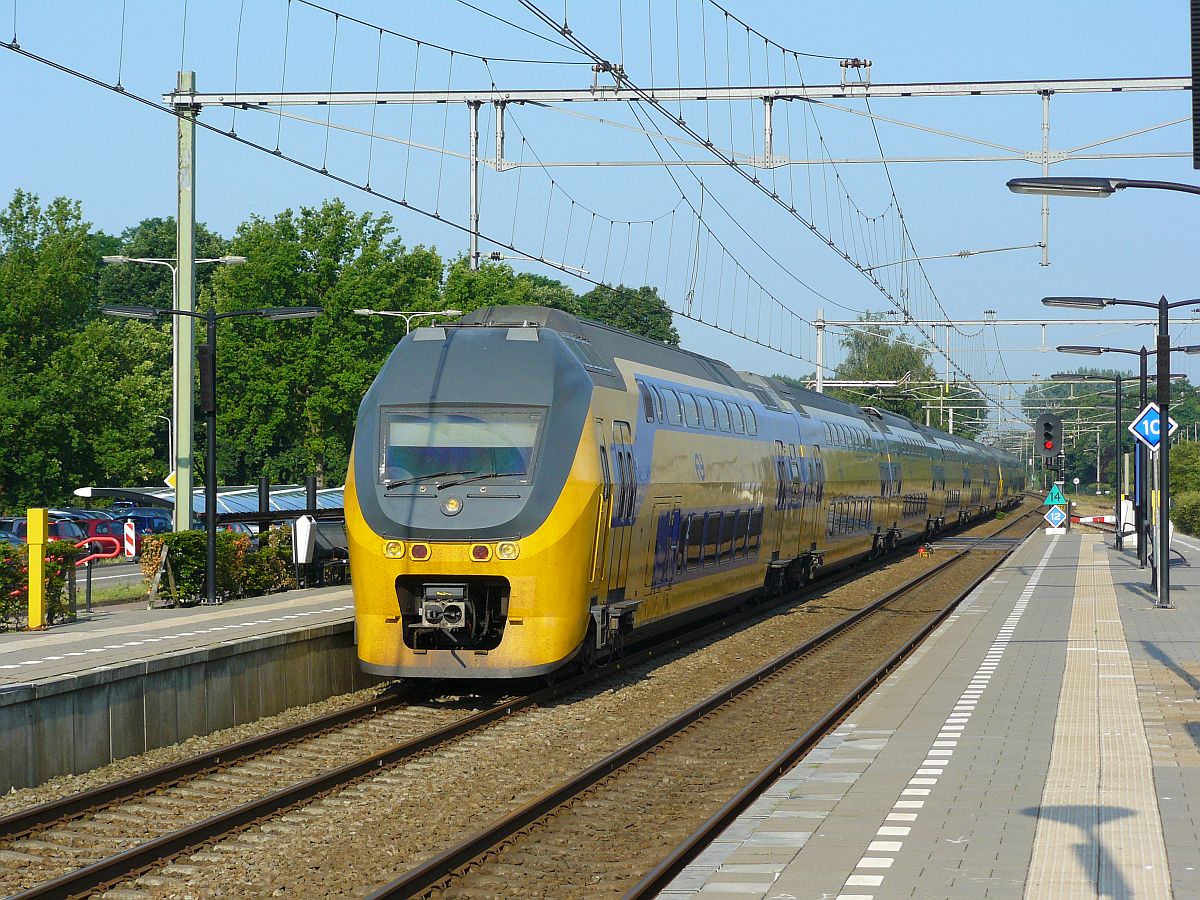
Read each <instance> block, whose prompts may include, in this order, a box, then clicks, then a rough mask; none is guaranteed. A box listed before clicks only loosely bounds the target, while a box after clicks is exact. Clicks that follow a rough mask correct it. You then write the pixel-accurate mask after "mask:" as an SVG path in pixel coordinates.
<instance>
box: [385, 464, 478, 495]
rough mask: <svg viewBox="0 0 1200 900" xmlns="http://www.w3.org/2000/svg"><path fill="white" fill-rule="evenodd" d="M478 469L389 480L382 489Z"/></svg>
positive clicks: (463, 473) (468, 472) (466, 473)
mask: <svg viewBox="0 0 1200 900" xmlns="http://www.w3.org/2000/svg"><path fill="white" fill-rule="evenodd" d="M478 471H479V470H478V469H467V470H465V471H463V472H454V471H451V472H430V473H429V474H427V475H414V476H413V477H412V478H401V479H400V480H399V481H389V482H387V483H385V484H384V486H383V487H384V489H385V490H388V491H390V490H391V489H392V488H398V487H403V486H404V485H406V484H416V483H417V482H418V481H425V480H427V479H429V478H445V477H446V476H447V475H470V474H472V473H473V472H478Z"/></svg>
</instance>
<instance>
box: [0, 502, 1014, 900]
mask: <svg viewBox="0 0 1200 900" xmlns="http://www.w3.org/2000/svg"><path fill="white" fill-rule="evenodd" d="M1007 527H1011V524H1010V526H1007ZM857 574H858V573H853V574H848V575H847V576H846V578H845V579H842V580H843V581H845V580H850V579H852V578H854V577H857ZM833 584H836V582H834V583H830V582H825V583H822V584H819V585H818V586H817V589H818V590H828V589H830V588H831V587H832V586H833ZM728 628H729V622H727V621H721V622H717V623H714V624H712V625H710V626H709V627H708V628H707V629H704V630H703V631H702V632H701V633H700V634H696V633H695V632H693V633H692V634H691V635H690V636H687V637H679V636H677V637H674V638H672V639H670V640H667V641H664V642H659V643H657V644H655V646H653V647H649V648H646V649H645V650H643V651H641V652H640V653H639V654H636V655H632V656H631V657H629V658H627V659H625V660H623V661H622V662H621V663H619V664H615V665H613V666H610V667H606V668H605V669H601V670H597V671H596V672H594V673H585V674H584V675H580V676H577V677H575V678H572V679H569V680H566V681H564V682H563V683H562V684H560V685H558V686H556V687H554V688H551V689H547V690H544V691H539V692H535V693H532V694H529V695H527V696H523V697H514V698H507V699H505V700H504V701H503V702H501V703H499V704H497V705H494V706H491V707H488V708H485V709H482V710H479V711H478V712H475V713H473V714H470V715H466V716H464V715H463V714H462V712H461V710H457V709H428V708H424V707H409V706H407V705H406V704H405V701H404V698H402V697H400V696H389V697H383V698H380V699H378V700H375V701H372V702H370V703H367V704H362V705H360V706H358V707H354V708H351V709H347V710H343V711H341V712H339V713H336V714H332V715H329V716H325V717H322V718H321V719H318V720H314V721H312V722H306V723H303V724H301V725H299V726H293V727H290V728H288V729H283V730H281V731H279V732H274V733H272V734H269V735H264V736H261V737H257V738H254V739H251V740H248V741H243V742H241V743H239V744H236V745H232V746H230V747H226V748H222V749H220V750H217V751H214V752H212V753H209V754H205V755H203V756H201V757H197V758H195V759H191V760H187V761H185V762H183V763H180V764H176V765H172V766H167V767H162V768H161V769H158V770H154V771H153V772H149V773H146V774H144V775H140V776H135V777H134V778H130V779H125V780H124V781H122V782H119V783H115V784H113V785H108V786H105V787H103V788H98V789H96V790H93V791H89V792H86V793H85V794H82V795H78V796H75V797H71V798H68V799H67V800H65V801H60V802H57V803H52V804H46V805H44V806H42V807H35V808H33V809H30V810H27V811H24V812H22V813H18V814H14V815H10V816H7V817H4V818H3V819H0V864H2V867H0V878H2V879H3V880H0V887H2V888H5V889H6V892H9V893H15V892H17V891H23V892H22V893H19V894H17V895H18V896H26V897H46V896H76V895H80V894H84V893H87V892H90V891H92V890H95V889H97V888H100V887H102V886H104V885H112V884H115V883H118V882H121V881H124V880H127V879H128V878H129V877H130V876H131V875H134V874H136V873H139V872H145V871H147V870H149V869H151V868H152V867H153V866H155V865H156V864H158V863H160V862H161V861H162V860H164V859H168V858H170V857H172V856H175V855H177V854H179V853H181V852H183V851H186V850H189V849H193V848H196V847H198V846H200V845H202V844H205V843H209V844H212V843H213V842H215V841H217V840H218V839H219V838H221V837H222V836H224V835H227V834H229V833H231V832H236V831H237V830H238V829H242V828H245V827H246V826H247V825H250V824H252V823H258V822H262V821H263V820H264V819H267V818H269V817H271V816H277V815H279V814H281V813H285V812H286V811H287V810H289V809H292V808H294V807H297V806H299V805H300V804H303V803H305V802H308V801H311V800H313V799H314V798H318V797H321V796H323V795H326V794H329V793H330V792H333V791H336V790H340V789H342V788H344V787H345V786H346V785H348V784H352V783H354V782H355V781H357V780H361V779H364V778H366V777H368V776H372V775H377V774H378V773H380V772H382V771H383V770H385V769H387V768H389V767H394V766H396V765H398V764H401V763H404V762H405V761H409V762H412V761H414V760H416V762H415V763H414V765H417V766H420V765H421V761H420V760H419V759H416V758H418V757H422V756H423V755H425V754H430V753H432V752H434V751H437V752H438V753H446V752H448V749H447V748H453V747H454V746H455V744H456V742H461V741H462V740H463V739H465V738H466V737H468V736H470V735H475V734H477V733H479V732H480V731H482V730H485V729H487V728H489V727H491V726H493V725H494V724H496V723H498V722H502V721H504V720H507V719H510V718H511V717H513V716H516V715H517V714H518V713H520V712H522V711H526V710H537V709H538V708H539V707H542V706H545V705H547V704H552V703H554V702H555V701H556V700H557V699H559V698H562V697H568V696H570V694H571V693H572V692H573V691H578V690H580V689H581V688H583V687H584V686H586V685H588V684H590V683H592V682H594V681H596V680H597V679H598V678H602V677H607V676H608V675H610V674H611V673H613V672H621V671H623V670H628V669H630V668H632V667H636V666H637V665H639V664H642V663H643V662H644V661H646V660H649V659H653V658H657V657H661V656H662V654H663V653H664V652H666V651H668V650H670V649H672V648H678V647H680V646H683V645H686V644H688V643H690V642H693V641H697V640H703V639H704V638H705V636H706V635H707V634H713V633H717V632H719V631H721V630H723V629H724V630H727V629H728ZM375 747H379V748H380V749H378V750H377V751H376V752H373V753H372V752H368V751H369V750H370V749H372V748H375ZM450 752H452V751H450ZM347 758H351V759H354V760H355V761H354V762H352V763H350V764H345V765H337V762H338V761H340V760H344V759H347ZM307 774H311V777H304V776H305V775H307ZM300 821H303V818H302V817H301V819H300ZM147 837H149V840H147V839H146V838H147ZM181 868H182V869H184V870H186V869H187V868H188V867H187V866H183V867H181ZM166 880H167V881H171V879H170V878H167V879H166ZM153 881H154V879H153V878H151V879H150V880H149V882H148V883H147V884H146V885H144V886H149V887H153ZM34 882H37V883H34Z"/></svg>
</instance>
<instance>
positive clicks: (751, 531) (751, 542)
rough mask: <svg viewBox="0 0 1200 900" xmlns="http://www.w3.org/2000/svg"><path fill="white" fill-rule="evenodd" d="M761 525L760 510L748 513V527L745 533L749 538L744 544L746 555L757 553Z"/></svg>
mask: <svg viewBox="0 0 1200 900" xmlns="http://www.w3.org/2000/svg"><path fill="white" fill-rule="evenodd" d="M762 523H763V511H762V509H761V508H760V509H756V510H754V511H753V512H751V513H750V526H749V528H748V529H747V531H746V533H747V535H748V536H749V537H748V540H747V543H746V547H747V552H748V553H751V554H755V553H758V541H759V538H760V536H761V535H762Z"/></svg>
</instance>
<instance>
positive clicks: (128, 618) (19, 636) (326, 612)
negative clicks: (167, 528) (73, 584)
mask: <svg viewBox="0 0 1200 900" xmlns="http://www.w3.org/2000/svg"><path fill="white" fill-rule="evenodd" d="M353 618H354V598H353V595H352V593H351V590H350V587H349V585H339V586H336V587H327V588H310V589H307V590H295V591H287V592H286V593H281V594H270V595H268V596H265V597H251V598H247V599H244V600H237V601H234V602H231V603H225V604H221V605H219V606H191V607H181V608H176V609H147V608H146V604H145V603H130V604H121V605H119V606H109V607H96V608H95V609H94V610H93V611H92V612H90V613H83V612H81V613H80V614H79V619H78V621H75V622H71V623H65V624H61V625H54V626H52V627H50V628H47V629H44V630H42V631H17V632H12V633H10V634H3V635H0V691H4V690H5V689H6V687H11V686H12V685H17V684H28V683H30V682H33V681H40V680H44V679H47V678H56V677H60V676H63V675H76V674H80V673H82V672H87V671H90V670H92V669H96V668H99V667H108V666H114V665H122V664H125V663H129V662H134V661H137V660H144V659H148V658H152V657H160V656H168V655H171V654H177V653H184V652H191V651H194V650H200V649H207V648H211V647H215V646H219V645H221V644H226V643H229V642H230V641H237V640H245V639H247V638H259V637H264V636H267V635H275V634H280V633H283V632H287V631H292V630H294V629H296V628H298V627H309V626H313V625H331V624H341V623H345V622H349V621H351V620H352V619H353Z"/></svg>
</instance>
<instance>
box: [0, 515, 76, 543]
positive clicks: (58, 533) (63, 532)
mask: <svg viewBox="0 0 1200 900" xmlns="http://www.w3.org/2000/svg"><path fill="white" fill-rule="evenodd" d="M6 528H7V530H8V531H11V532H12V533H13V534H14V535H16V536H17V537H18V538H20V540H21V542H22V543H28V537H27V533H28V530H29V520H28V519H27V518H26V517H25V516H17V517H16V518H14V519H9V520H8V521H7V523H6ZM47 531H48V532H49V533H50V540H52V541H70V542H71V543H75V542H77V541H82V540H83V539H84V538H85V537H87V535H86V534H84V531H83V529H82V528H80V527H79V525H78V524H76V523H75V522H72V521H70V520H68V519H51V520H50V522H49V523H48V526H47Z"/></svg>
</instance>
